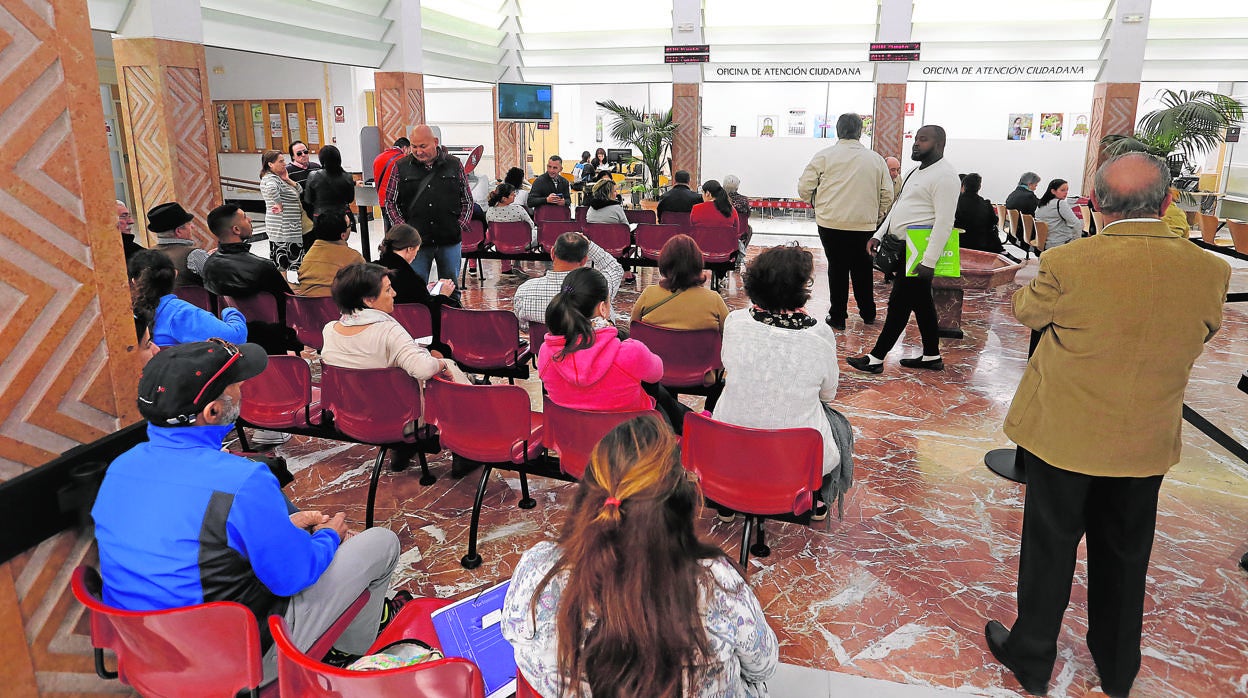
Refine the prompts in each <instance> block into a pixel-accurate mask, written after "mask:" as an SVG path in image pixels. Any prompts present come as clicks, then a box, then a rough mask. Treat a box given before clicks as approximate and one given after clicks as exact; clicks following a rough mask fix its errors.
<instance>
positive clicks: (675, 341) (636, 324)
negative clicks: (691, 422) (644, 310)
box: [629, 320, 724, 412]
mask: <svg viewBox="0 0 1248 698" xmlns="http://www.w3.org/2000/svg"><path fill="white" fill-rule="evenodd" d="M638 330H640V333H639V332H638ZM629 331H630V333H631V336H632V338H633V339H636V340H638V341H639V342H641V343H642V344H646V335H648V334H649V335H667V336H668V337H670V341H668V342H667V345H668V346H674V345H683V344H684V343H685V342H694V341H698V340H700V339H705V338H709V337H712V336H713V337H715V338H716V340H715V342H714V344H715V350H714V351H713V352H709V353H710V354H713V355H714V356H715V357H716V360H715V361H714V362H713V363H707V364H706V367H705V371H703V374H704V375H705V374H706V373H708V372H709V373H712V374H713V375H714V377H715V380H714V382H713V383H711V384H710V385H706V384H705V382H698V383H696V384H695V383H679V382H671V381H669V379H668V378H667V372H666V369H665V370H664V375H663V378H662V379H660V381H659V382H660V383H661V384H662V385H663V387H664V388H667V390H668V392H670V393H671V394H672V395H701V396H704V397H705V398H706V405H705V407H706V409H707V410H709V411H711V412H714V411H715V404H716V403H717V402H719V396H720V394H722V393H723V392H724V365H723V362H721V361H719V360H718V357H719V354H720V348H721V346H722V342H723V338H722V336H720V334H719V330H718V329H715V330H674V329H671V328H670V327H660V326H658V325H652V324H650V323H648V322H645V321H643V320H634V321H633V322H632V324H630V325H629ZM682 337H683V338H684V339H680V338H682ZM656 344H657V343H656ZM646 346H647V347H648V348H649V349H650V350H651V351H654V352H655V353H656V354H658V355H659V357H660V358H662V359H663V364H664V366H667V365H669V364H670V363H671V362H670V361H669V358H670V355H665V354H667V352H662V353H661V352H660V351H658V350H656V349H655V348H654V347H651V346H650V345H649V344H647V345H646ZM664 348H666V347H663V346H660V349H664Z"/></svg>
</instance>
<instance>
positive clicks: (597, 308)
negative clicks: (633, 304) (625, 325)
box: [537, 267, 688, 429]
mask: <svg viewBox="0 0 1248 698" xmlns="http://www.w3.org/2000/svg"><path fill="white" fill-rule="evenodd" d="M610 317H611V307H610V305H608V303H607V279H606V277H604V276H603V275H602V272H600V271H598V270H597V269H591V268H589V267H581V268H579V269H574V270H572V271H571V272H569V273H568V275H567V276H565V277H564V278H563V290H562V291H560V292H559V293H558V294H556V295H555V297H554V298H553V299H551V301H550V305H548V306H546V327H547V329H548V330H549V334H547V335H546V340H545V341H544V342H542V348H541V349H540V350H539V351H538V353H537V374H538V376H540V377H541V379H542V386H543V387H544V388H545V389H546V392H547V394H549V395H550V399H551V400H554V401H555V403H556V404H558V405H562V406H564V407H570V408H572V409H577V410H588V411H593V412H612V411H619V410H649V409H654V408H655V406H656V402H657V406H658V409H660V410H662V411H663V413H664V415H665V416H666V417H667V419H668V421H669V423H670V424H672V425H673V426H676V427H677V429H679V425H681V424H682V423H683V420H684V412H686V411H688V408H687V407H684V406H683V405H681V404H680V403H679V402H678V401H677V400H676V399H675V398H673V397H672V396H671V394H670V393H668V392H667V390H665V389H664V388H663V386H661V385H659V384H658V382H659V380H660V379H661V378H663V359H660V358H659V357H658V356H657V355H655V353H654V352H652V351H650V349H649V348H647V347H646V345H644V344H642V343H641V342H638V341H637V340H635V339H623V340H621V339H620V335H619V332H618V331H617V330H616V328H615V325H612V324H611V322H610V320H609V319H608V318H610Z"/></svg>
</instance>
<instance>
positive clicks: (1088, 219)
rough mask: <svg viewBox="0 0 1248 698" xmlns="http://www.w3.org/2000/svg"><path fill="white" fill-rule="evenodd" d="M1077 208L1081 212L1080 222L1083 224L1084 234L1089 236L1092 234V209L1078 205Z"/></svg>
mask: <svg viewBox="0 0 1248 698" xmlns="http://www.w3.org/2000/svg"><path fill="white" fill-rule="evenodd" d="M1075 208H1076V209H1077V210H1078V211H1079V220H1080V221H1082V223H1083V234H1084V235H1087V234H1088V233H1090V232H1092V209H1091V208H1089V207H1088V206H1087V205H1085V204H1077V205H1076V206H1075Z"/></svg>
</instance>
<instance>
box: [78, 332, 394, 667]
mask: <svg viewBox="0 0 1248 698" xmlns="http://www.w3.org/2000/svg"><path fill="white" fill-rule="evenodd" d="M267 364H268V357H267V356H266V355H265V353H264V350H263V349H262V348H260V346H259V345H256V344H243V345H241V346H238V347H235V346H234V345H232V344H229V343H227V342H224V341H223V340H212V341H208V342H194V343H190V344H180V345H177V346H174V347H170V348H168V349H164V350H162V351H161V352H160V353H159V354H156V356H154V357H152V359H151V360H150V361H149V362H148V363H147V365H146V366H145V367H144V368H143V374H142V377H141V378H140V379H139V412H140V413H141V414H142V415H143V416H144V417H145V418H146V419H147V420H148V422H149V424H148V427H147V434H148V438H149V441H147V442H146V443H141V444H139V445H137V446H135V447H134V448H132V449H130V450H129V451H127V452H126V453H123V454H122V455H120V456H119V457H118V458H117V459H116V460H114V461H113V463H112V465H111V466H109V469H108V473H107V474H106V475H105V476H104V483H103V485H101V487H100V493H99V496H98V497H97V498H96V501H95V506H94V508H93V509H92V511H91V514H92V516H93V517H94V518H95V527H96V528H95V534H96V538H97V539H98V541H99V549H100V576H101V577H102V578H103V580H104V602H105V603H107V604H109V605H111V606H114V607H116V608H121V609H127V610H134V611H148V610H160V609H167V608H179V607H184V606H191V605H195V604H201V603H206V602H210V601H234V602H237V603H240V604H243V605H244V606H247V607H248V608H249V609H251V611H252V613H254V614H255V615H256V620H257V622H258V623H259V624H260V630H261V633H260V636H261V646H262V647H263V648H264V649H265V655H264V668H265V672H264V675H265V679H266V681H267V680H271V679H273V678H276V652H275V650H274V648H273V647H272V638H271V637H270V636H269V633H268V623H267V617H268V616H269V615H271V614H275V613H277V614H282V615H283V616H285V618H286V621H287V623H289V624H290V627H291V629H292V632H293V639H294V642H295V645H296V646H298V647H299V648H300V649H304V650H306V649H308V648H309V647H311V645H312V643H313V642H314V641H316V640H317V639H318V638H319V637H320V636H321V635H322V634H323V633H324V632H325V630H326V629H328V628H329V626H330V625H331V624H332V623H333V622H334V620H336V619H337V617H338V616H339V615H340V614H341V613H342V611H343V610H344V609H345V608H347V606H349V605H350V604H351V602H352V601H354V600H355V598H356V597H357V596H359V594H360V592H361V591H364V590H365V589H367V590H368V591H369V593H370V597H369V601H368V604H367V605H366V606H365V607H364V609H363V610H362V611H361V612H360V614H359V615H358V616H357V617H356V618H355V620H354V621H352V622H351V624H350V625H349V626H348V627H347V629H346V631H345V632H343V634H342V636H341V638H340V639H339V640H338V642H337V643H336V649H337V650H338V651H339V652H341V653H346V654H352V655H354V654H361V653H363V652H365V651H367V649H368V647H369V645H370V644H372V642H373V640H375V639H376V637H377V631H378V624H379V622H380V621H381V618H382V612H383V608H384V607H385V606H386V597H385V592H386V589H387V588H388V586H389V582H390V574H391V572H393V570H394V565H395V563H396V562H397V561H398V557H399V540H398V538H397V537H396V536H395V535H394V533H393V532H391V531H390V530H389V529H385V528H370V529H368V530H366V531H364V532H363V533H360V534H359V535H356V536H351V535H350V534H349V533H348V531H347V525H346V522H345V521H344V514H343V513H342V512H339V513H338V514H336V515H334V516H333V517H332V518H331V517H329V516H324V515H322V514H321V513H320V512H316V511H301V512H295V513H294V514H291V513H289V510H288V509H287V505H286V501H285V499H284V498H283V497H282V493H281V490H280V489H279V488H278V482H277V478H276V477H274V476H273V473H272V472H270V471H269V469H268V467H266V466H265V465H264V464H262V463H257V462H255V461H251V460H248V459H246V458H242V457H240V456H236V455H233V454H230V453H226V452H223V451H222V450H221V444H222V439H223V438H224V437H225V435H226V434H227V433H229V431H230V429H232V428H233V426H234V420H235V419H237V418H238V414H239V409H240V400H241V391H240V386H241V385H242V382H243V381H245V380H247V379H249V378H253V377H255V376H257V375H259V374H260V373H261V372H262V371H263V370H264V368H265V366H266V365H267Z"/></svg>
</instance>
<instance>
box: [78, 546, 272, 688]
mask: <svg viewBox="0 0 1248 698" xmlns="http://www.w3.org/2000/svg"><path fill="white" fill-rule="evenodd" d="M70 587H71V588H72V589H73V592H74V597H75V598H77V599H78V601H79V603H81V604H82V605H83V606H86V608H87V610H88V611H89V612H90V613H91V628H92V643H93V645H94V646H96V647H104V648H107V649H111V650H112V651H113V652H115V653H116V654H117V673H118V674H119V675H120V676H119V677H120V678H121V680H122V682H123V683H125V684H127V685H130V686H133V687H134V688H135V689H136V690H138V691H139V693H141V694H143V695H145V696H157V697H159V696H170V697H173V696H192V695H196V696H211V695H218V696H232V695H234V694H235V693H237V692H239V691H243V690H247V689H254V688H256V687H258V686H259V685H260V682H261V680H262V679H263V675H264V669H263V667H262V665H261V659H260V630H259V627H257V625H256V617H255V616H254V615H252V613H251V611H250V610H248V609H247V607H246V606H243V605H241V604H236V603H232V602H228V601H217V602H213V603H206V604H200V605H197V606H188V607H186V608H174V609H169V610H166V611H123V610H120V609H117V608H113V607H112V606H108V605H106V604H105V603H104V602H103V601H102V600H101V594H100V589H101V584H100V577H99V574H98V573H97V572H96V571H95V570H94V569H92V568H91V567H88V566H86V565H81V566H79V567H78V568H77V569H75V570H74V574H73V577H72V579H71V581H70ZM97 629H99V631H100V634H102V635H104V636H105V637H100V636H99V635H97ZM101 640H103V641H104V642H101Z"/></svg>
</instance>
